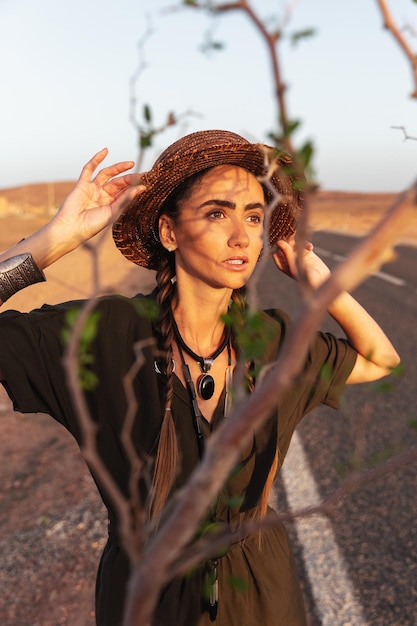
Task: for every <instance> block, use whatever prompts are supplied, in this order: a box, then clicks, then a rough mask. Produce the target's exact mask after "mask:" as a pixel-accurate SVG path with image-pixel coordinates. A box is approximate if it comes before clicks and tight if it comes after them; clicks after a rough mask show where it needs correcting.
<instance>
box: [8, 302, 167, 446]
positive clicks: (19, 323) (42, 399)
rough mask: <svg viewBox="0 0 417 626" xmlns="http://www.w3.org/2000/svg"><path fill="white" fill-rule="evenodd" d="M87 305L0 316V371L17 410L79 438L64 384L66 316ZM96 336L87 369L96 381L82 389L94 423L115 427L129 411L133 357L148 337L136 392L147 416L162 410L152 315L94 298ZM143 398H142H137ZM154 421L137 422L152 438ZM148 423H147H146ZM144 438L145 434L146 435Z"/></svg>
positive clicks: (129, 305) (132, 304) (125, 304)
mask: <svg viewBox="0 0 417 626" xmlns="http://www.w3.org/2000/svg"><path fill="white" fill-rule="evenodd" d="M80 306H82V303H81V302H68V303H65V304H60V305H57V306H44V307H42V308H41V309H37V310H35V311H32V312H31V313H19V312H17V311H5V312H4V313H3V314H1V315H0V369H1V370H2V372H3V374H4V378H5V380H4V381H3V384H4V386H5V388H6V391H7V392H8V394H9V396H10V398H11V400H12V402H13V406H14V408H15V410H17V411H20V412H22V413H39V412H40V413H48V414H49V415H51V416H52V417H53V418H54V419H55V420H57V421H58V422H60V423H61V424H63V425H64V426H65V427H66V428H67V430H69V431H70V432H71V433H72V434H73V435H74V436H75V438H76V439H77V440H79V436H80V433H79V421H78V418H77V415H76V412H75V409H74V406H73V401H72V398H71V394H70V391H69V388H68V385H67V376H66V372H65V369H64V365H63V357H64V352H65V345H66V344H65V341H64V338H63V331H64V329H65V327H67V328H68V321H67V316H68V313H69V312H70V311H72V310H74V309H76V308H80ZM94 311H97V312H98V326H97V333H96V335H95V336H94V337H93V338H92V339H91V342H90V343H89V346H88V356H87V361H86V362H87V365H86V367H87V369H88V371H89V373H90V374H91V375H92V377H93V380H95V381H96V383H95V384H94V385H93V387H92V388H91V389H89V390H86V391H85V398H86V401H87V404H88V407H89V410H90V413H91V416H92V417H93V419H94V420H96V421H97V422H99V423H100V425H101V426H102V431H103V428H105V429H107V430H109V432H110V429H111V428H113V429H115V430H117V431H119V430H120V428H121V423H122V421H123V419H124V417H125V414H126V407H127V400H126V392H125V389H124V377H125V375H126V373H127V372H128V371H129V369H130V367H131V366H132V364H133V363H134V361H135V345H137V343H138V342H140V341H141V340H146V341H145V342H144V343H147V347H146V348H145V357H146V358H145V360H146V365H145V366H144V367H143V368H142V369H141V370H140V372H139V374H138V375H137V377H136V379H135V386H136V387H135V392H137V396H138V398H139V400H140V402H141V404H140V408H141V410H142V411H143V412H145V410H146V414H147V415H148V416H149V415H153V414H157V413H158V412H159V411H160V404H159V395H158V389H157V387H156V383H155V373H154V370H153V346H152V342H150V341H149V338H150V337H151V336H152V330H151V323H150V321H149V319H145V317H144V316H141V315H139V314H138V310H137V305H136V303H135V301H134V300H131V299H129V298H122V297H116V296H113V297H107V298H102V299H99V300H97V304H96V307H95V309H94ZM139 400H138V401H139ZM151 423H152V420H150V419H149V420H140V424H141V428H142V427H143V428H145V427H146V429H147V430H148V431H150V430H152V432H149V437H151V438H152V439H153V438H154V436H155V435H154V432H153V430H154V429H153V428H151ZM147 424H148V425H147ZM141 434H142V437H141V439H142V440H143V439H146V437H145V436H144V435H145V434H146V433H141Z"/></svg>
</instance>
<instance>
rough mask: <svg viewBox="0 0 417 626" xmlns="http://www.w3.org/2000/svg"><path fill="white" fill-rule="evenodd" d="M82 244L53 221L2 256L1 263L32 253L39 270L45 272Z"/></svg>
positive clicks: (0, 255)
mask: <svg viewBox="0 0 417 626" xmlns="http://www.w3.org/2000/svg"><path fill="white" fill-rule="evenodd" d="M79 243H81V242H78V244H77V242H76V240H75V238H74V237H73V236H72V237H68V236H67V235H66V233H65V232H64V231H63V229H62V228H61V227H60V224H59V223H57V222H56V221H54V220H52V221H51V222H49V223H48V224H45V225H44V226H42V227H41V228H40V229H39V230H38V231H36V232H35V233H33V234H32V235H30V236H29V237H27V238H26V239H23V240H22V241H19V243H17V244H15V245H14V246H13V247H11V248H9V249H8V250H6V251H5V252H3V253H2V254H0V263H1V262H2V261H6V260H7V259H10V258H11V257H14V256H17V255H19V254H24V253H26V252H30V253H31V254H32V257H33V260H34V261H35V263H36V265H37V266H38V267H39V269H41V270H43V269H45V268H46V267H48V266H49V265H52V263H54V262H55V261H57V260H58V259H60V258H61V257H62V256H64V255H65V254H67V253H68V252H71V250H74V249H75V248H76V247H77V245H79Z"/></svg>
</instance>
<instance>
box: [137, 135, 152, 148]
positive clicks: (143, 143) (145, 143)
mask: <svg viewBox="0 0 417 626" xmlns="http://www.w3.org/2000/svg"><path fill="white" fill-rule="evenodd" d="M139 144H140V147H141V148H149V147H150V146H151V145H152V133H144V134H141V136H140V139H139Z"/></svg>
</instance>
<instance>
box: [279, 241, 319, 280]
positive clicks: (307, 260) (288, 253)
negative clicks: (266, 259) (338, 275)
mask: <svg viewBox="0 0 417 626" xmlns="http://www.w3.org/2000/svg"><path fill="white" fill-rule="evenodd" d="M276 246H277V252H275V253H274V254H273V256H272V258H273V259H274V262H275V265H276V266H277V268H278V269H279V270H280V271H281V272H283V273H284V274H287V276H290V277H291V278H295V279H297V278H298V275H299V267H298V263H297V246H296V243H295V239H294V237H292V238H291V239H290V240H289V241H284V240H283V239H279V240H278V241H277V244H276ZM301 262H302V267H303V268H304V271H305V273H306V275H307V279H308V282H309V283H310V285H311V286H313V287H318V286H319V285H321V283H323V282H324V281H325V280H326V279H327V278H328V277H329V275H330V270H329V268H328V267H327V265H326V264H325V263H324V262H323V261H322V260H321V259H320V257H318V256H317V254H316V253H315V252H314V246H313V244H312V243H311V242H310V241H305V242H304V247H303V258H302V260H301Z"/></svg>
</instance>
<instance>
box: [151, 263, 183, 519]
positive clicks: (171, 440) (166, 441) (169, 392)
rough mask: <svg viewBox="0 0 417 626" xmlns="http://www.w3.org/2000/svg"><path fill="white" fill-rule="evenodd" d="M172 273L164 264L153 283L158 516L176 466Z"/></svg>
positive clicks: (154, 500) (154, 499) (154, 507)
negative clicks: (161, 366)
mask: <svg viewBox="0 0 417 626" xmlns="http://www.w3.org/2000/svg"><path fill="white" fill-rule="evenodd" d="M173 275H174V274H173V271H172V268H171V266H170V263H169V262H168V261H166V262H165V263H163V264H162V266H161V268H160V269H159V271H158V273H157V276H156V282H157V301H158V304H159V319H158V324H157V334H158V336H159V337H158V338H159V345H160V348H162V350H163V351H164V354H165V361H166V367H165V372H166V393H165V408H164V416H163V419H162V425H161V431H160V435H159V441H158V448H157V452H156V459H155V467H154V474H153V479H152V487H151V493H150V500H149V511H150V516H151V517H155V516H156V515H158V514H159V513H160V512H161V511H162V508H163V506H164V504H165V502H166V500H167V498H168V496H169V493H170V491H171V488H172V485H173V483H174V480H175V476H176V473H177V467H178V442H177V435H176V432H175V425H174V420H173V417H172V411H171V407H172V396H173V388H174V380H173V369H174V368H173V360H172V342H173V339H174V331H173V327H172V319H171V301H172V297H173V294H174V290H175V285H174V284H173V282H172V280H171V279H172V278H173Z"/></svg>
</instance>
